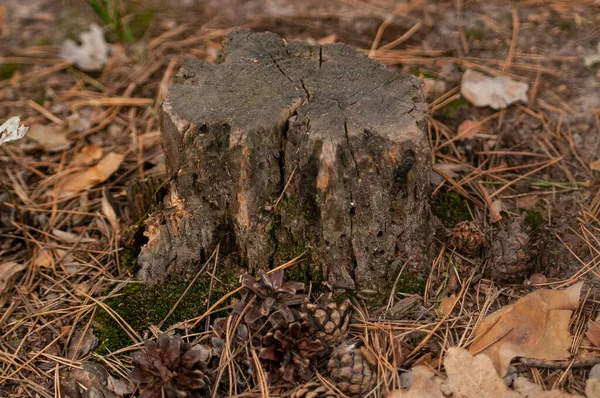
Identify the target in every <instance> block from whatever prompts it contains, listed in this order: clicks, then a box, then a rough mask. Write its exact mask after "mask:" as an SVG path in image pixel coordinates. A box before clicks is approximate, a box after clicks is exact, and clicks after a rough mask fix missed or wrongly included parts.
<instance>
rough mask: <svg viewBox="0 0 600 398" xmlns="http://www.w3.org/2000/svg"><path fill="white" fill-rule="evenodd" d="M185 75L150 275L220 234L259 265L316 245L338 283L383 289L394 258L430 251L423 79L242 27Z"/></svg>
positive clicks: (144, 256) (150, 222)
mask: <svg viewBox="0 0 600 398" xmlns="http://www.w3.org/2000/svg"><path fill="white" fill-rule="evenodd" d="M176 83H177V84H175V85H174V86H173V87H171V89H170V90H169V93H168V96H167V98H166V100H165V102H164V104H163V106H162V113H161V124H162V134H161V137H162V142H163V147H164V150H165V154H166V165H167V171H168V173H169V176H170V178H171V182H170V185H169V188H168V193H167V195H166V197H165V198H164V199H163V209H162V210H161V211H160V212H155V213H154V214H152V215H151V216H150V217H149V218H148V219H147V221H146V229H147V230H146V234H147V235H148V237H149V242H148V244H147V245H146V246H145V247H144V248H143V249H142V253H141V254H140V257H139V259H138V263H139V265H140V267H141V270H140V276H141V277H142V278H144V279H145V280H146V281H149V282H160V281H162V280H164V279H165V278H166V277H167V276H168V275H169V274H172V273H177V272H181V271H182V270H184V269H185V268H186V267H188V266H189V265H190V264H197V263H199V262H200V261H202V259H205V258H206V257H207V256H208V255H210V254H211V252H212V250H213V249H214V248H215V247H216V245H217V244H218V243H220V253H221V254H224V253H225V254H226V253H237V255H239V258H240V260H241V261H242V263H243V264H246V265H248V266H249V267H250V268H267V267H269V266H271V265H272V264H273V263H274V262H275V263H279V262H280V261H283V260H287V259H289V258H290V257H291V256H292V255H294V254H298V253H300V252H303V251H308V252H309V259H310V262H311V264H312V265H314V266H316V267H321V269H322V270H323V271H324V273H325V275H327V279H328V283H329V284H330V285H332V286H333V287H336V288H347V289H368V290H375V291H380V290H383V289H384V288H389V287H390V286H391V283H393V278H395V276H396V274H395V273H394V272H396V271H397V270H396V269H395V268H397V265H398V263H399V262H398V261H394V260H397V259H398V258H399V257H402V258H409V257H412V258H413V260H415V261H418V259H419V258H420V256H421V255H422V254H423V253H424V250H425V249H426V247H427V245H428V244H429V242H430V236H431V226H430V213H429V204H428V202H427V187H428V182H429V171H430V152H429V147H428V143H427V138H426V133H425V127H426V121H427V107H426V103H425V97H424V94H423V90H422V87H421V85H420V83H419V82H418V80H417V79H416V78H414V77H412V76H402V75H398V74H396V73H394V72H391V71H388V70H386V69H385V67H384V66H383V65H382V64H380V63H379V62H376V61H373V60H370V59H368V58H367V57H366V56H364V55H363V54H361V53H359V52H358V51H356V50H355V49H353V48H351V47H349V46H346V45H343V44H328V45H324V46H309V45H307V44H304V43H290V44H288V43H286V42H285V41H284V40H282V39H281V38H280V37H278V36H277V35H275V34H272V33H251V32H248V31H236V32H233V33H232V34H231V35H230V36H229V38H228V40H227V42H226V43H225V46H224V48H223V51H222V56H221V63H219V64H216V65H215V64H210V63H206V62H200V61H196V60H191V61H189V62H187V63H186V64H185V65H184V66H183V68H182V69H181V71H180V72H179V74H178V79H177V82H176ZM288 183H289V184H288ZM286 185H287V187H286ZM284 187H285V189H284ZM282 192H283V195H282V200H281V201H280V202H279V203H277V205H275V203H276V202H277V199H278V198H279V197H280V195H281V194H282ZM400 263H401V262H400ZM392 264H394V266H391V265H392ZM392 268H393V269H392Z"/></svg>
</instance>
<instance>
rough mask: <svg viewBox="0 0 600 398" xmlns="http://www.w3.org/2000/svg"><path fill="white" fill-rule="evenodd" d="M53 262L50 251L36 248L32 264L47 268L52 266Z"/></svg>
mask: <svg viewBox="0 0 600 398" xmlns="http://www.w3.org/2000/svg"><path fill="white" fill-rule="evenodd" d="M53 262H54V260H53V258H52V253H51V252H49V251H47V250H45V249H37V250H36V255H35V257H34V258H33V265H35V266H36V267H41V268H48V267H51V266H52V263H53Z"/></svg>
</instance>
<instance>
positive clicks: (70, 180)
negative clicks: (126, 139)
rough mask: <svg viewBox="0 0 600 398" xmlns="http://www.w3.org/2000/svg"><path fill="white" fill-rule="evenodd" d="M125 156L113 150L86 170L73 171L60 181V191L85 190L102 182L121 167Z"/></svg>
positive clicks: (64, 192)
mask: <svg viewBox="0 0 600 398" xmlns="http://www.w3.org/2000/svg"><path fill="white" fill-rule="evenodd" d="M123 158H124V156H123V155H121V154H118V153H114V152H111V153H109V154H107V155H106V156H105V157H103V158H102V160H100V161H99V162H98V164H97V165H95V166H93V167H90V168H89V169H87V170H84V171H78V172H76V173H73V174H71V175H69V176H67V177H66V178H64V179H63V180H61V181H60V182H59V183H58V187H57V189H58V191H59V192H60V193H61V194H69V193H76V192H80V191H83V190H85V189H87V188H89V187H91V186H93V185H96V184H100V183H102V182H104V181H106V180H108V178H109V177H110V176H111V175H112V174H113V173H114V172H115V171H117V170H118V169H119V167H120V166H121V162H122V161H123Z"/></svg>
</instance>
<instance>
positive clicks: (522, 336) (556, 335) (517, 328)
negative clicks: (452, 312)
mask: <svg viewBox="0 0 600 398" xmlns="http://www.w3.org/2000/svg"><path fill="white" fill-rule="evenodd" d="M581 286H582V283H578V284H576V285H573V286H571V287H569V288H568V289H565V290H548V289H541V290H537V291H535V292H533V293H530V294H528V295H527V296H525V297H523V298H521V299H520V300H518V301H517V302H515V303H513V304H511V305H509V306H507V307H505V308H503V309H501V310H500V311H497V312H495V313H493V314H491V315H489V316H488V317H486V318H485V319H484V320H483V321H482V322H480V323H479V324H478V325H477V326H476V328H475V340H474V342H473V344H472V345H471V349H470V352H471V353H474V354H479V353H483V354H485V355H487V356H488V357H489V358H490V359H491V361H492V363H493V364H494V367H495V368H496V371H497V372H498V374H499V375H500V376H502V377H504V376H505V375H506V372H507V370H508V366H509V365H510V361H511V360H512V359H513V358H514V357H527V358H535V359H542V360H564V359H567V358H569V355H570V354H569V348H570V347H571V342H572V336H571V333H570V331H569V321H570V318H571V314H572V313H573V310H575V309H577V307H578V305H579V293H580V291H581Z"/></svg>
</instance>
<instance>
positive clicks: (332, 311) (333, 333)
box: [302, 296, 352, 347]
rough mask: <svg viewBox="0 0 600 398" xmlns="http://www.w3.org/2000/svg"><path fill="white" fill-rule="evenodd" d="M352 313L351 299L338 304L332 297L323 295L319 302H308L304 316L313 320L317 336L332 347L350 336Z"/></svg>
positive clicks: (308, 319) (310, 320)
mask: <svg viewBox="0 0 600 398" xmlns="http://www.w3.org/2000/svg"><path fill="white" fill-rule="evenodd" d="M351 315H352V310H351V308H350V300H348V299H346V300H344V302H342V303H341V304H337V303H336V302H334V301H330V297H325V296H323V297H322V298H321V299H320V300H319V302H318V303H317V304H313V303H310V304H307V305H306V312H305V313H303V314H302V317H303V318H305V319H306V320H307V321H309V322H312V324H313V325H314V327H315V329H316V332H315V336H316V337H317V338H318V339H319V340H321V341H322V342H323V343H324V344H325V345H326V346H329V347H331V346H335V345H337V344H339V343H340V342H342V340H344V339H345V338H346V336H348V329H349V327H348V325H349V323H350V317H351Z"/></svg>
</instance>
